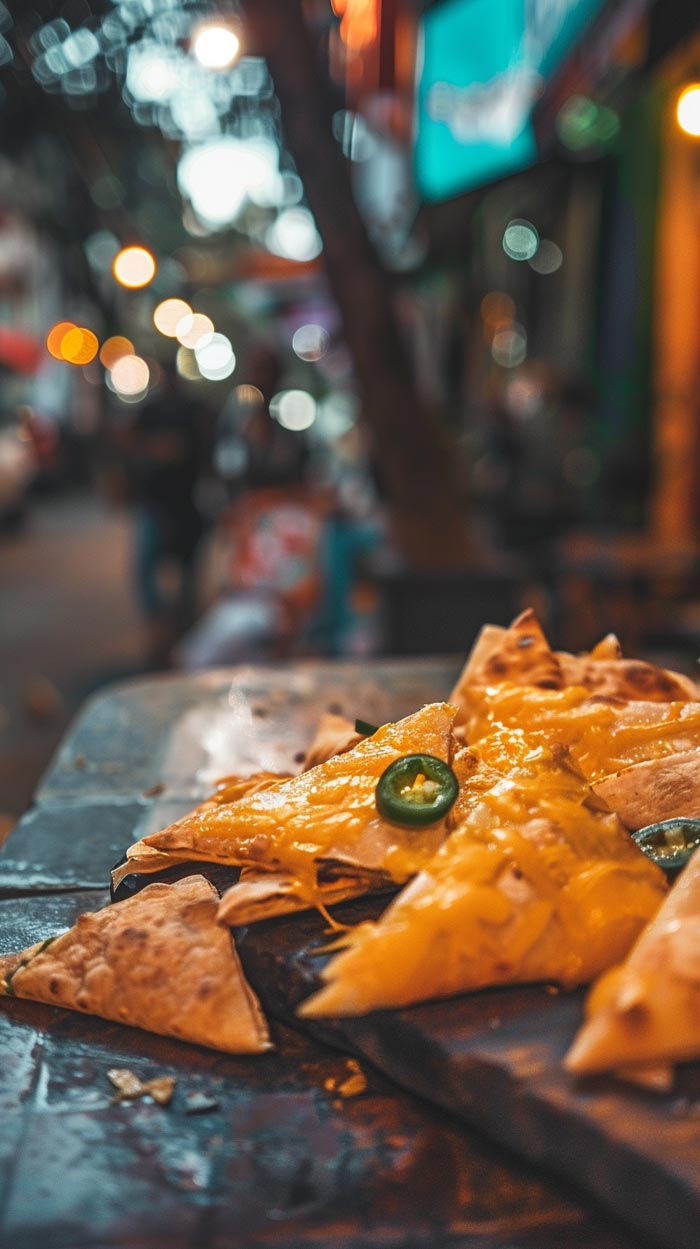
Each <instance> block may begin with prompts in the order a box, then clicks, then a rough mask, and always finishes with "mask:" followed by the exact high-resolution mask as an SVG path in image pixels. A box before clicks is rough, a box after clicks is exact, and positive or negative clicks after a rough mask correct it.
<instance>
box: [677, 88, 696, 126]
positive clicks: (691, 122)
mask: <svg viewBox="0 0 700 1249" xmlns="http://www.w3.org/2000/svg"><path fill="white" fill-rule="evenodd" d="M676 119H677V121H678V125H679V126H680V128H681V130H683V131H684V132H685V133H686V134H689V135H692V137H693V138H698V137H700V83H692V85H691V86H689V87H686V88H685V90H683V91H681V93H680V95H679V97H678V102H677V104H676Z"/></svg>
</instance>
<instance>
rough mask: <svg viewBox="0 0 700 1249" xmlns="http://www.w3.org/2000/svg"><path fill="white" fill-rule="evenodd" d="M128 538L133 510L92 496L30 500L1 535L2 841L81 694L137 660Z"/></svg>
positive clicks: (132, 668)
mask: <svg viewBox="0 0 700 1249" xmlns="http://www.w3.org/2000/svg"><path fill="white" fill-rule="evenodd" d="M129 542H130V522H129V518H128V517H127V516H126V515H125V514H123V513H120V512H108V511H106V510H105V507H104V505H103V504H102V503H101V502H100V501H98V500H97V499H95V498H94V497H91V496H90V495H73V496H68V497H63V496H58V497H55V498H47V499H40V500H33V501H32V503H31V505H30V510H29V514H28V517H27V521H26V525H25V526H24V528H23V529H22V530H21V531H19V532H17V533H0V841H1V840H2V827H1V825H2V822H3V817H5V819H4V823H5V825H6V826H7V825H8V824H9V823H10V821H9V820H8V819H7V817H8V815H9V816H10V817H13V816H14V817H16V816H18V815H20V814H21V813H22V811H23V810H24V809H25V808H26V807H27V806H28V805H29V803H30V802H31V798H32V793H33V791H34V788H35V786H36V782H37V781H38V779H39V777H40V776H41V774H42V773H43V771H44V770H45V768H46V767H47V765H48V763H49V761H50V759H51V757H52V755H53V753H54V751H55V749H56V747H57V745H58V743H59V742H60V740H61V737H62V736H63V734H64V732H65V729H66V727H67V725H68V723H69V721H70V720H71V719H72V717H73V716H74V715H75V713H76V711H77V710H78V708H79V707H80V705H81V703H82V702H83V701H84V699H85V698H86V697H87V696H88V695H89V694H90V693H92V692H93V691H94V690H95V689H97V688H99V687H100V686H101V685H103V684H105V683H107V682H109V681H111V680H118V679H119V678H122V677H128V676H133V675H135V674H136V673H138V671H139V670H140V668H141V665H142V658H141V657H142V648H143V638H142V634H141V626H140V622H139V618H138V615H137V612H136V609H135V606H134V604H133V601H132V596H131V586H130V579H129Z"/></svg>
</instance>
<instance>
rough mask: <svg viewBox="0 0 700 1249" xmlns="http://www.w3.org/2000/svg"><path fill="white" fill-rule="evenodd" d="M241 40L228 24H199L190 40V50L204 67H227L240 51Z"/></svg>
mask: <svg viewBox="0 0 700 1249" xmlns="http://www.w3.org/2000/svg"><path fill="white" fill-rule="evenodd" d="M240 47H241V41H240V39H239V38H238V35H237V34H235V32H234V31H232V30H231V27H230V26H224V25H222V24H221V23H220V22H216V23H212V24H211V25H206V26H201V27H200V28H199V30H198V31H196V32H195V35H194V38H193V40H192V51H193V52H194V54H195V56H196V58H197V60H198V61H199V63H200V65H204V66H205V67H206V69H228V68H229V66H230V65H233V62H234V61H235V59H236V57H237V56H238V53H239V51H240Z"/></svg>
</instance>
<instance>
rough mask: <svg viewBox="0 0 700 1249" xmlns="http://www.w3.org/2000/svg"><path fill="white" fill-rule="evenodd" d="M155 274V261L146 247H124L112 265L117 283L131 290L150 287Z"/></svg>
mask: <svg viewBox="0 0 700 1249" xmlns="http://www.w3.org/2000/svg"><path fill="white" fill-rule="evenodd" d="M155 272H156V262H155V259H154V257H153V256H152V255H151V253H150V252H149V251H148V250H147V249H146V248H145V247H123V248H122V250H121V251H120V252H117V255H116V256H115V257H114V261H113V263H112V273H113V274H114V276H115V278H116V279H117V282H119V284H120V285H121V286H126V287H127V288H128V289H129V290H139V288H140V287H142V286H148V283H149V282H151V281H152V280H153V278H154V277H155Z"/></svg>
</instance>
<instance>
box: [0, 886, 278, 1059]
mask: <svg viewBox="0 0 700 1249" xmlns="http://www.w3.org/2000/svg"><path fill="white" fill-rule="evenodd" d="M218 904H219V897H218V894H217V892H216V890H215V889H214V888H213V886H212V885H210V884H209V882H208V881H207V880H205V879H204V877H203V876H188V877H187V878H186V879H184V880H180V881H177V882H176V883H174V884H171V885H166V884H161V883H158V884H152V885H148V886H147V887H146V888H145V889H143V890H142V891H141V893H139V894H137V895H136V896H135V897H133V898H129V899H127V900H126V901H124V902H117V903H115V904H114V905H112V906H107V907H105V908H104V909H103V910H101V911H96V912H94V913H87V914H84V915H81V916H79V918H78V920H77V922H76V924H75V925H74V927H73V928H71V929H69V930H68V932H66V933H63V934H62V935H61V936H58V937H56V938H55V939H54V940H51V941H49V942H42V943H40V944H39V945H38V946H32V947H31V948H30V949H28V950H24V951H22V952H21V953H19V954H9V955H5V956H2V957H0V985H1V986H2V991H3V992H4V994H5V995H9V996H13V997H21V998H30V999H31V1000H32V1001H36V1002H46V1003H48V1004H49V1005H51V1006H60V1007H62V1008H63V1009H66V1010H75V1011H82V1012H84V1013H85V1014H89V1015H99V1016H101V1017H102V1018H103V1019H110V1020H113V1021H115V1022H116V1023H123V1024H131V1025H132V1026H133V1027H137V1028H144V1029H146V1030H147V1031H148V1032H157V1033H159V1034H161V1035H163V1036H170V1037H176V1038H177V1039H178V1040H181V1041H192V1042H194V1043H196V1044H198V1045H206V1046H208V1047H210V1048H211V1049H216V1050H223V1051H225V1052H226V1053H229V1054H257V1053H262V1052H263V1051H265V1050H268V1049H270V1048H271V1043H270V1038H269V1034H268V1029H267V1025H266V1023H265V1018H264V1016H263V1013H262V1010H261V1008H260V1004H259V1002H258V1000H257V998H256V996H255V994H254V993H253V990H252V989H251V988H250V986H249V985H248V983H247V981H246V979H245V977H244V975H243V971H242V969H241V965H240V962H239V959H238V955H237V953H236V950H235V947H234V944H233V941H232V939H231V935H230V933H229V932H227V931H226V929H224V928H222V927H220V925H218V924H217V922H216V911H217V907H218Z"/></svg>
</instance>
